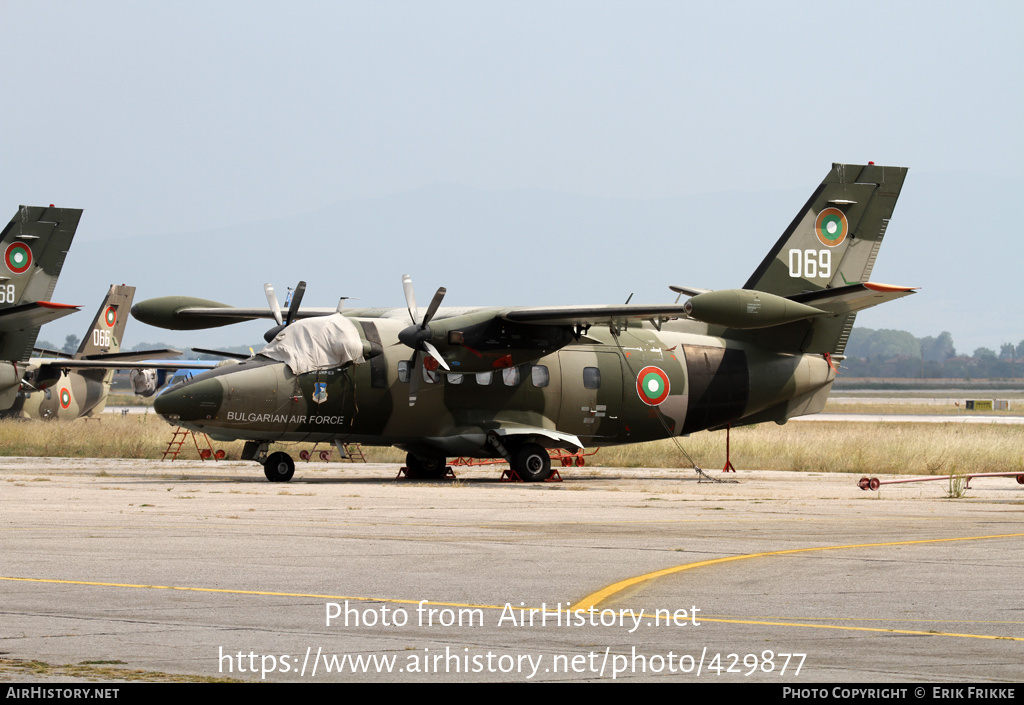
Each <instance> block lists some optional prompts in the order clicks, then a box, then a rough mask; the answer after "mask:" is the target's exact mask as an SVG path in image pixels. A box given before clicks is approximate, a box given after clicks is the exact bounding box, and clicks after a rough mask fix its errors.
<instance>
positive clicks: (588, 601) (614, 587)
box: [571, 534, 1024, 610]
mask: <svg viewBox="0 0 1024 705" xmlns="http://www.w3.org/2000/svg"><path fill="white" fill-rule="evenodd" d="M1021 536H1024V534H997V535H994V536H964V537H956V538H948V539H918V540H915V541H888V542H886V543H862V544H850V545H848V546H815V547H813V548H791V549H788V550H785V551H766V552H764V553H747V554H744V555H741V556H726V557H725V558H713V559H711V560H707V561H698V562H696V563H684V564H683V565H677V566H674V567H672V568H664V569H662V570H656V571H654V572H653V573H646V574H644V575H638V576H636V577H635V578H627V579H626V580H620V581H619V582H617V583H613V584H611V585H609V586H608V587H606V588H603V589H601V590H598V591H597V592H595V593H591V594H590V595H587V596H586V597H584V598H583V599H582V600H580V601H579V602H577V603H576V604H575V605H573V606H572V607H571V609H572V610H577V609H581V610H589V609H590V608H591V607H596V606H597V605H599V604H600V603H602V602H604V601H605V600H607V599H608V598H609V597H611V596H612V595H615V594H617V593H620V592H622V591H623V590H626V589H628V588H631V587H633V586H634V585H639V584H641V583H646V582H649V581H651V580H657V579H658V578H663V577H665V576H666V575H673V574H675V573H681V572H683V571H684V570H693V569H694V568H705V567H707V566H711V565H719V564H722V563H731V562H732V561H743V560H747V559H748V558H765V557H767V556H785V555H791V554H795V553H813V552H815V551H839V550H845V549H851V548H881V547H885V546H912V545H916V544H926V543H950V542H953V541H981V540H984V539H1009V538H1020V537H1021Z"/></svg>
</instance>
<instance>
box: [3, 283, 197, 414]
mask: <svg viewBox="0 0 1024 705" xmlns="http://www.w3.org/2000/svg"><path fill="white" fill-rule="evenodd" d="M134 297H135V287H134V286H126V285H124V284H121V285H119V286H117V285H115V286H111V287H110V289H109V290H108V291H107V295H106V296H105V297H104V299H103V303H102V304H100V307H99V309H98V310H97V311H96V316H95V317H94V318H93V319H92V325H91V326H90V327H89V330H88V332H87V333H86V335H85V338H83V339H82V343H81V345H80V346H79V348H78V351H77V352H76V353H74V354H73V355H71V354H64V353H59V352H57V351H53V350H40V349H39V348H35V350H36V352H40V353H43V354H48V355H55V356H56V357H34V358H31V359H29V360H27V361H26V362H24V363H22V365H21V366H22V367H23V368H24V373H23V376H22V384H21V391H20V392H19V393H18V395H17V397H16V398H15V400H14V402H13V403H12V404H11V405H10V406H9V407H8V408H7V409H6V410H4V411H0V416H8V417H16V418H29V419H48V420H50V419H77V418H80V417H83V416H94V415H96V414H99V413H101V412H102V411H103V409H104V407H105V406H106V403H107V395H108V394H109V392H110V382H111V380H112V378H113V376H114V370H115V369H131V370H132V372H133V373H134V372H150V371H156V370H175V369H179V368H182V367H191V368H192V369H198V370H208V369H210V368H211V367H212V366H213V365H211V364H208V363H198V364H197V363H186V362H153V361H151V359H152V358H154V357H168V356H173V355H177V354H179V352H178V351H177V350H167V349H163V350H142V351H135V352H125V353H122V352H120V350H121V340H122V338H123V336H124V328H125V324H126V323H127V322H128V311H129V310H130V309H131V306H132V299H133V298H134ZM145 391H148V390H145ZM143 395H144V396H146V394H143Z"/></svg>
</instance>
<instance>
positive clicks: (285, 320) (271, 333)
mask: <svg viewBox="0 0 1024 705" xmlns="http://www.w3.org/2000/svg"><path fill="white" fill-rule="evenodd" d="M263 290H264V291H265V292H266V294H267V303H269V304H270V312H271V313H273V314H274V320H275V321H277V325H276V326H274V327H273V328H271V329H270V330H268V331H267V332H266V333H264V334H263V339H264V340H266V341H267V342H268V343H269V342H270V341H271V340H273V339H274V338H275V337H277V334H278V333H280V332H281V331H282V330H284V329H285V327H286V326H289V325H291V324H292V323H293V322H294V321H295V317H296V316H297V315H298V313H299V305H300V304H301V303H302V296H303V294H305V293H306V282H303V281H300V282H299V283H298V284H296V285H295V289H294V290H293V291H292V292H291V293H290V294H289V300H288V301H287V302H286V303H287V304H288V315H287V316H286V317H285V316H282V315H281V306H280V304H278V303H277V294H276V293H275V292H274V287H273V285H271V284H264V285H263Z"/></svg>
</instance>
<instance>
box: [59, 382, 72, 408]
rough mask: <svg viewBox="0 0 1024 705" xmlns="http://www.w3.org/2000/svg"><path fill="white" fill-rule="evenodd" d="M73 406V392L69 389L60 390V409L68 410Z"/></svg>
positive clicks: (62, 388)
mask: <svg viewBox="0 0 1024 705" xmlns="http://www.w3.org/2000/svg"><path fill="white" fill-rule="evenodd" d="M69 406H71V392H69V391H68V388H67V387H61V388H60V408H62V409H66V408H68V407H69Z"/></svg>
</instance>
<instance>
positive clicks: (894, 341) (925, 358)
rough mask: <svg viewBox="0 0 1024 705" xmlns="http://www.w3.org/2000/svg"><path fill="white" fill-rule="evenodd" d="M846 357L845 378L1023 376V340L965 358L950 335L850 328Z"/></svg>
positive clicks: (981, 377)
mask: <svg viewBox="0 0 1024 705" xmlns="http://www.w3.org/2000/svg"><path fill="white" fill-rule="evenodd" d="M845 354H846V360H845V361H844V362H843V376H844V377H904V378H907V377H909V378H946V379H1020V378H1024V340H1021V341H1020V342H1019V343H1017V345H1014V344H1013V343H1003V344H1002V345H1001V346H1000V348H999V352H998V353H997V352H996V351H995V350H992V349H991V348H977V349H976V350H975V351H974V353H973V354H971V355H967V354H966V353H958V352H957V350H956V347H955V346H954V345H953V336H952V335H951V334H950V333H949V332H948V331H943V332H942V333H940V334H939V335H938V336H935V337H933V336H928V337H925V338H916V337H914V336H913V335H912V334H911V333H908V332H907V331H905V330H886V329H882V330H873V329H871V328H854V329H853V331H852V332H851V333H850V340H849V342H848V343H847V344H846V351H845Z"/></svg>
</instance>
